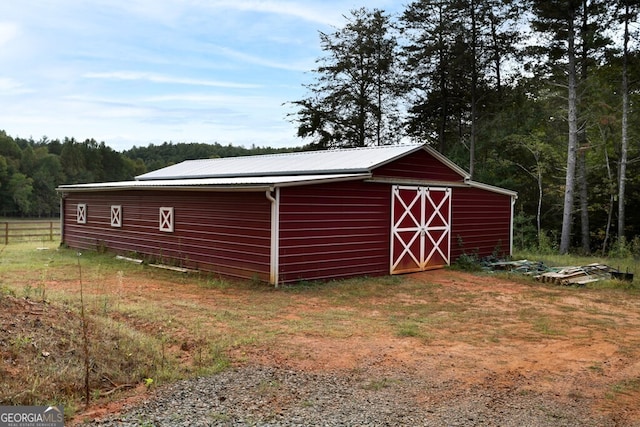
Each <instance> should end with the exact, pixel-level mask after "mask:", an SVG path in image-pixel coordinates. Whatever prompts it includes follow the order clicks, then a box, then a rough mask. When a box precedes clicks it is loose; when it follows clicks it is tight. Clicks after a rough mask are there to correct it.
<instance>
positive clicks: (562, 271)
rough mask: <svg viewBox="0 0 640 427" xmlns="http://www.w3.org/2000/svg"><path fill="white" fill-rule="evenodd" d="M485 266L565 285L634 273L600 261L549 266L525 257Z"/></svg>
mask: <svg viewBox="0 0 640 427" xmlns="http://www.w3.org/2000/svg"><path fill="white" fill-rule="evenodd" d="M484 268H485V269H487V270H489V271H511V272H515V273H522V274H526V275H531V276H534V277H535V278H536V279H537V280H539V281H541V282H545V283H554V284H557V285H564V286H571V285H573V286H584V285H586V284H587V283H592V282H597V281H599V280H611V279H620V280H625V281H629V282H632V281H633V273H629V272H626V273H623V272H620V271H619V270H617V269H615V268H611V267H609V266H608V265H605V264H600V263H593V264H589V265H583V266H575V267H548V266H546V265H545V264H544V263H542V262H539V261H537V262H533V261H528V260H526V259H525V260H519V261H498V262H488V263H485V264H484Z"/></svg>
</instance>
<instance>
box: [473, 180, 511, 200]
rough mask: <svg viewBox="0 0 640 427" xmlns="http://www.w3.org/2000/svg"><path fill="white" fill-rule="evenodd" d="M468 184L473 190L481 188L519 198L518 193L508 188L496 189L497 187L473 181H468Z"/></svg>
mask: <svg viewBox="0 0 640 427" xmlns="http://www.w3.org/2000/svg"><path fill="white" fill-rule="evenodd" d="M467 183H468V184H469V186H471V187H473V188H479V189H481V190H487V191H491V192H493V193H500V194H505V195H507V196H511V197H515V198H518V193H517V192H515V191H511V190H507V189H506V188H502V187H496V186H495V185H489V184H483V183H481V182H477V181H471V180H469V181H467Z"/></svg>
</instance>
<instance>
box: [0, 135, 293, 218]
mask: <svg viewBox="0 0 640 427" xmlns="http://www.w3.org/2000/svg"><path fill="white" fill-rule="evenodd" d="M292 150H293V149H292V148H277V149H276V148H270V147H251V148H244V147H236V146H233V145H220V144H218V143H214V144H203V143H176V144H174V143H172V142H165V143H163V144H159V145H154V144H150V145H148V146H147V147H133V148H131V149H129V150H126V151H124V152H117V151H115V150H113V149H112V148H110V147H109V146H107V145H106V144H105V143H104V142H99V143H98V142H97V141H95V140H94V139H87V140H85V141H76V140H75V139H74V138H65V139H64V140H62V141H60V140H57V139H52V140H49V139H48V138H46V137H45V138H42V139H40V140H38V141H35V140H33V139H23V138H13V137H11V136H9V135H7V133H6V132H5V131H3V130H0V216H3V217H55V216H58V215H59V212H60V199H59V197H58V194H57V192H56V188H57V187H58V186H59V185H61V184H81V183H89V182H110V181H128V180H132V179H134V178H135V176H137V175H141V174H143V173H145V172H148V171H152V170H156V169H159V168H162V167H164V166H168V165H172V164H175V163H179V162H182V161H184V160H193V159H207V158H216V157H233V156H246V155H251V154H269V153H278V152H286V151H292Z"/></svg>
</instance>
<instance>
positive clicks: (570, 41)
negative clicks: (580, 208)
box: [560, 13, 578, 254]
mask: <svg viewBox="0 0 640 427" xmlns="http://www.w3.org/2000/svg"><path fill="white" fill-rule="evenodd" d="M567 45H568V47H567V56H568V59H569V64H568V83H569V102H568V109H569V111H568V114H567V120H568V123H569V141H568V144H567V172H566V179H565V189H564V205H563V211H562V232H561V235H560V253H561V254H566V253H568V252H569V247H570V245H571V223H572V221H573V200H574V189H575V176H576V152H577V150H576V148H577V143H578V117H577V116H578V114H577V88H576V53H575V27H574V15H573V13H572V14H571V15H570V17H569V19H568V28H567Z"/></svg>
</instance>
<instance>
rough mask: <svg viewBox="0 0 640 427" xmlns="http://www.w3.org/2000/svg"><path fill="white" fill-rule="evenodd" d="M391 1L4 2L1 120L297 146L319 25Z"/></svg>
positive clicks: (31, 130)
mask: <svg viewBox="0 0 640 427" xmlns="http://www.w3.org/2000/svg"><path fill="white" fill-rule="evenodd" d="M363 3H366V7H368V8H374V7H375V8H380V9H384V10H386V11H388V12H397V11H398V10H401V8H402V5H403V4H404V2H403V3H400V2H399V1H393V0H367V1H366V2H362V3H361V2H352V1H337V0H308V1H304V0H300V1H277V0H274V1H260V0H253V1H251V0H247V1H244V0H235V1H233V0H219V1H217V0H23V1H14V0H5V1H3V2H0V63H1V64H2V66H1V67H0V129H3V130H5V131H6V132H7V134H9V135H11V136H13V137H22V138H29V137H32V138H34V139H35V140H39V139H40V138H41V137H43V136H47V137H48V138H49V139H54V138H59V139H62V138H64V137H75V138H76V139H78V140H84V139H86V138H95V139H96V140H97V141H104V142H105V143H106V144H107V145H108V146H110V147H112V148H114V149H115V150H118V151H121V150H125V149H127V148H130V147H131V146H133V145H137V146H146V145H148V144H149V143H154V144H159V143H162V142H164V141H173V142H205V143H213V142H219V143H221V144H233V145H244V146H250V145H251V144H256V145H258V146H272V147H285V146H298V145H302V144H303V143H304V142H305V141H302V140H300V139H298V138H297V137H296V136H295V133H296V128H295V125H294V124H292V123H290V122H288V121H287V120H286V115H287V113H289V112H292V111H293V110H292V108H291V107H290V106H286V105H283V104H284V103H286V102H289V101H295V100H298V99H301V98H302V97H303V96H304V95H305V89H304V88H303V86H302V85H303V84H304V83H309V82H311V81H312V79H313V74H312V73H310V71H311V70H312V69H313V68H314V67H315V66H316V64H315V60H316V59H317V58H319V57H320V56H321V55H322V51H321V50H320V45H319V38H318V31H323V32H331V31H332V30H333V28H332V27H342V26H343V25H344V23H345V20H344V18H343V15H348V14H349V11H350V10H352V9H354V8H359V7H361V6H363Z"/></svg>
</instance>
